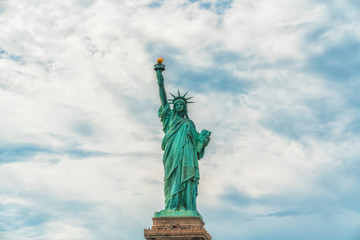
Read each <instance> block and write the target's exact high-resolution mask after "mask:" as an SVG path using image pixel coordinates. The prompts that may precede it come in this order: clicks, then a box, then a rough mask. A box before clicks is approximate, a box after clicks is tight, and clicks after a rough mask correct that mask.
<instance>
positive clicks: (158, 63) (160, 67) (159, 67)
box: [154, 58, 165, 72]
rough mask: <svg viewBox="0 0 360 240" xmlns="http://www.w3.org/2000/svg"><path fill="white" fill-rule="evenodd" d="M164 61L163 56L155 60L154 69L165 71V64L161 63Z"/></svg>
mask: <svg viewBox="0 0 360 240" xmlns="http://www.w3.org/2000/svg"><path fill="white" fill-rule="evenodd" d="M163 61H164V58H159V59H158V60H157V64H155V65H154V70H155V71H157V70H161V72H162V71H165V65H164V64H162V63H163Z"/></svg>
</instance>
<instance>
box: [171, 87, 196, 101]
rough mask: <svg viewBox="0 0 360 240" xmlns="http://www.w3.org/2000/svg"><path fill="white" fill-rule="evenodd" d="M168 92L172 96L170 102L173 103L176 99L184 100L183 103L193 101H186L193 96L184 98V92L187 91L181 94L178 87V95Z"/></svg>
mask: <svg viewBox="0 0 360 240" xmlns="http://www.w3.org/2000/svg"><path fill="white" fill-rule="evenodd" d="M170 94H171V96H173V99H169V102H170V104H175V102H176V101H183V102H185V104H188V103H194V102H190V101H188V100H189V99H191V98H193V97H188V98H186V94H188V92H186V93H185V94H184V95H183V96H181V94H180V91H179V89H178V95H177V96H175V95H174V94H172V93H170Z"/></svg>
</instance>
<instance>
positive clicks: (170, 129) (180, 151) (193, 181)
mask: <svg viewBox="0 0 360 240" xmlns="http://www.w3.org/2000/svg"><path fill="white" fill-rule="evenodd" d="M159 117H160V119H161V122H162V123H163V131H164V133H165V136H164V138H163V141H162V144H161V148H162V149H163V150H164V155H163V164H164V170H165V176H164V193H165V210H175V211H179V210H192V211H196V197H197V195H198V190H197V187H198V184H199V179H200V176H199V165H198V160H199V159H200V158H202V157H203V155H204V147H203V144H201V140H200V134H199V133H198V132H197V131H196V128H195V125H194V123H193V122H192V121H191V120H190V119H188V118H181V117H179V116H177V115H176V113H175V112H174V110H172V109H170V106H169V104H167V105H166V106H160V109H159ZM199 146H200V147H199Z"/></svg>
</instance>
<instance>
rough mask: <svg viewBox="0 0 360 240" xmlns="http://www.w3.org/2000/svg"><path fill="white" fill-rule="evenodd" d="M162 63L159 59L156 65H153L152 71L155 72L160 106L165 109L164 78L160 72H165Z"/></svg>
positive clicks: (161, 59)
mask: <svg viewBox="0 0 360 240" xmlns="http://www.w3.org/2000/svg"><path fill="white" fill-rule="evenodd" d="M163 61H164V59H163V58H159V59H158V60H157V64H155V66H154V70H155V71H156V78H157V81H158V85H159V95H160V101H161V105H162V106H163V107H165V106H166V104H167V98H166V92H165V86H164V76H163V75H162V72H163V71H165V65H163V64H162V62H163Z"/></svg>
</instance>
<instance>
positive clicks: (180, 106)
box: [174, 99, 187, 115]
mask: <svg viewBox="0 0 360 240" xmlns="http://www.w3.org/2000/svg"><path fill="white" fill-rule="evenodd" d="M174 111H175V112H178V113H184V115H187V105H186V102H185V101H184V100H182V99H178V100H177V101H175V102H174Z"/></svg>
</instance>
